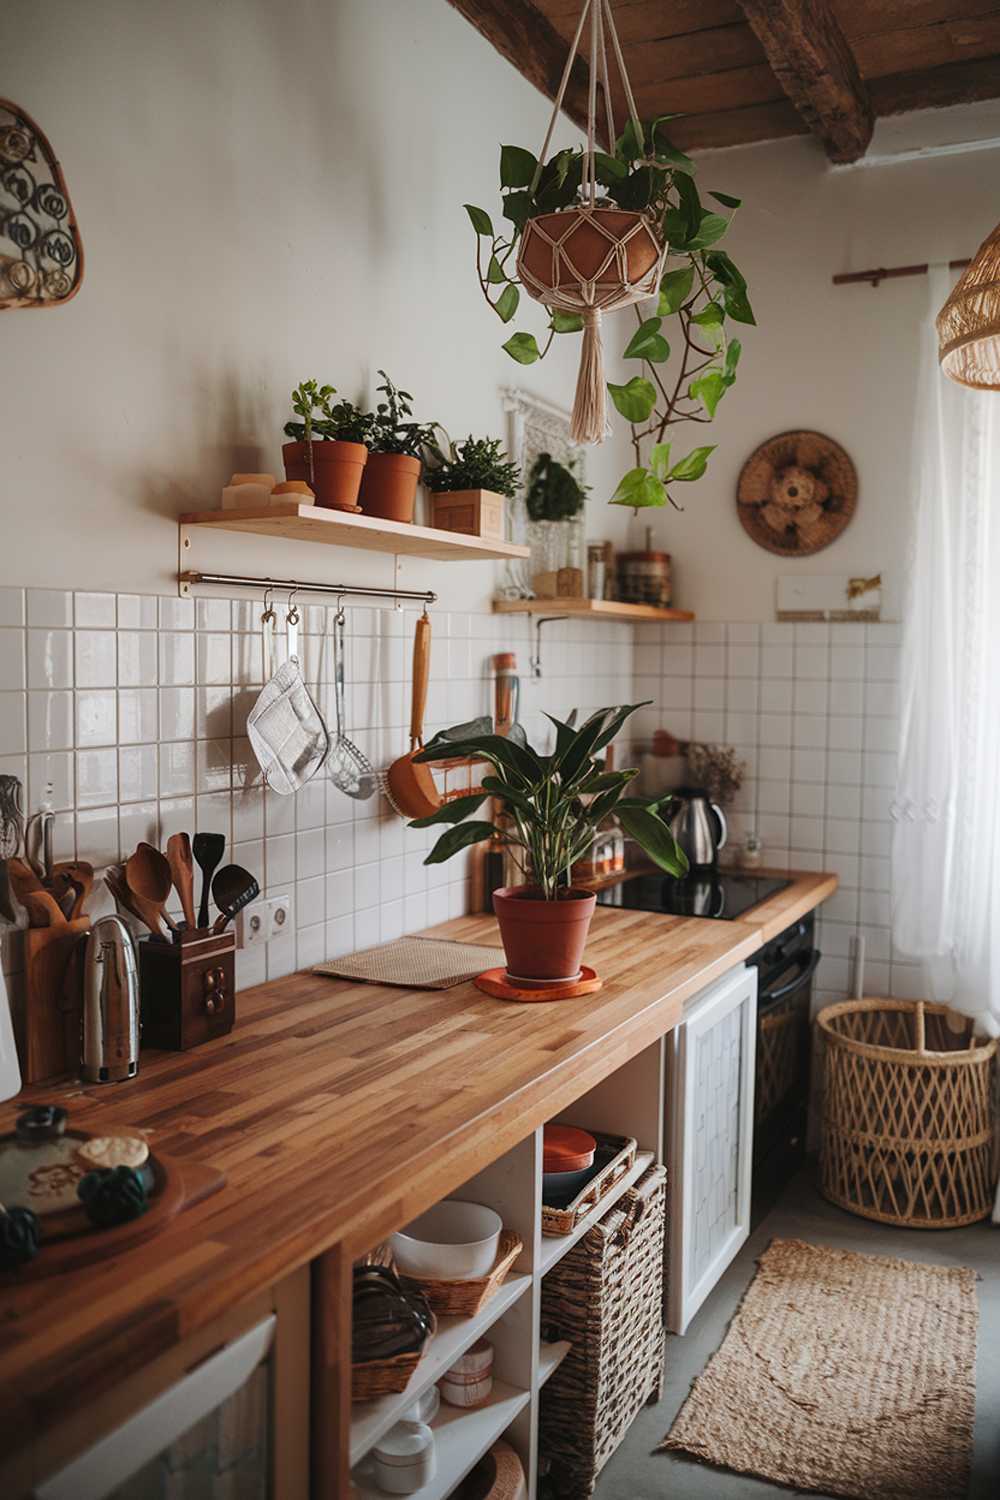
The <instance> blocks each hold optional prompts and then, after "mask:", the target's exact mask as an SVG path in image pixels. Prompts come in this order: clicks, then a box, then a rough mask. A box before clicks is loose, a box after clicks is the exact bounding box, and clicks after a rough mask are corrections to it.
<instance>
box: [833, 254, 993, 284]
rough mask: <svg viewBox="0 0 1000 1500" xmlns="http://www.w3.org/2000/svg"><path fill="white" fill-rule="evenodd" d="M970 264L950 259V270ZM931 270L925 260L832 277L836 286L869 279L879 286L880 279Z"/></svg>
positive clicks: (920, 273) (963, 267)
mask: <svg viewBox="0 0 1000 1500" xmlns="http://www.w3.org/2000/svg"><path fill="white" fill-rule="evenodd" d="M968 264H969V261H968V258H966V259H965V260H950V261H949V262H948V269H949V271H964V269H965V267H966V266H967V265H968ZM929 270H930V267H929V265H928V264H927V262H926V261H924V262H923V263H922V264H921V265H919V266H881V267H879V269H877V270H871V271H841V273H840V275H839V276H833V277H831V280H832V282H833V284H834V286H850V285H852V284H853V283H854V282H856V281H867V282H868V283H869V284H870V285H871V286H878V284H879V282H880V281H891V280H892V279H893V277H894V276H926V275H927V272H928V271H929Z"/></svg>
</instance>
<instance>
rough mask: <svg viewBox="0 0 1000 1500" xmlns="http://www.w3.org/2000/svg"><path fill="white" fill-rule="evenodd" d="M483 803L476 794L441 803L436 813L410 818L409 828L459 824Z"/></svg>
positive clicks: (481, 797) (482, 797) (480, 797)
mask: <svg viewBox="0 0 1000 1500" xmlns="http://www.w3.org/2000/svg"><path fill="white" fill-rule="evenodd" d="M485 801H486V798H485V797H484V796H481V795H480V794H479V793H478V792H473V794H472V795H471V796H469V797H456V798H455V799H454V801H452V802H442V804H441V806H440V807H439V808H438V809H437V811H436V812H432V813H428V815H427V817H426V818H412V819H411V820H410V823H409V827H410V828H431V827H433V825H434V824H435V823H461V821H462V819H463V818H467V817H468V816H469V814H470V813H474V812H475V810H476V808H477V807H479V806H480V805H481V803H483V802H485Z"/></svg>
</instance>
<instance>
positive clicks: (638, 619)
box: [493, 598, 694, 625]
mask: <svg viewBox="0 0 1000 1500" xmlns="http://www.w3.org/2000/svg"><path fill="white" fill-rule="evenodd" d="M493 613H494V614H497V615H551V616H555V615H566V616H567V618H568V617H570V616H573V617H574V618H576V617H579V616H583V617H585V618H589V619H594V620H629V621H631V622H632V624H633V625H636V624H642V623H645V624H649V623H651V622H652V621H655V620H675V621H683V620H693V619H694V614H693V613H692V611H691V610H689V609H658V608H657V607H656V606H655V605H653V604H625V603H624V602H623V601H621V600H618V599H558V598H557V599H494V601H493Z"/></svg>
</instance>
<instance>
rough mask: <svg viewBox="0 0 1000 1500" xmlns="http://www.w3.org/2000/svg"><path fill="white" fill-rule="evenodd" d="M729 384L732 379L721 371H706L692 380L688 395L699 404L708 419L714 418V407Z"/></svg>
mask: <svg viewBox="0 0 1000 1500" xmlns="http://www.w3.org/2000/svg"><path fill="white" fill-rule="evenodd" d="M731 384H732V378H731V377H730V376H726V375H724V374H723V373H722V371H721V370H706V371H705V373H704V375H699V376H698V379H697V380H692V382H691V384H690V385H689V386H688V395H689V396H690V397H691V399H692V400H693V401H700V402H701V404H702V406H703V407H704V408H705V410H706V411H707V412H708V415H709V417H714V416H715V409H716V407H717V406H718V404H719V402H720V401H721V400H722V398H723V396H724V395H725V394H726V391H727V390H728V389H729V387H730V385H731Z"/></svg>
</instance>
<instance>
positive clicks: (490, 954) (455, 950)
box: [313, 937, 504, 990]
mask: <svg viewBox="0 0 1000 1500" xmlns="http://www.w3.org/2000/svg"><path fill="white" fill-rule="evenodd" d="M503 961H504V956H503V949H502V948H480V947H479V946H478V945H477V944H475V943H448V942H445V941H443V940H442V939H441V938H417V937H402V938H397V939H396V940H395V942H392V943H382V944H380V945H379V947H377V948H362V949H361V950H360V951H359V952H358V953H348V954H345V956H344V957H343V958H334V959H331V960H330V962H329V963H325V964H317V965H316V966H315V968H314V969H313V973H314V974H329V975H330V976H331V978H333V979H361V980H363V981H364V982H365V983H366V984H398V985H402V986H403V987H404V988H405V989H415V990H450V989H451V987H452V985H455V984H464V983H465V981H466V980H468V979H474V978H475V977H476V975H477V974H482V972H483V970H484V969H495V968H496V967H497V965H498V964H501V963H503Z"/></svg>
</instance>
